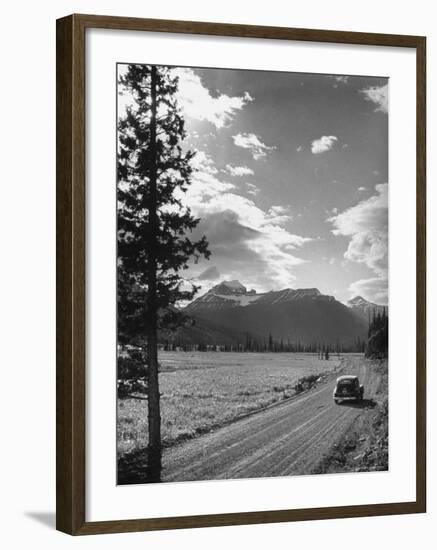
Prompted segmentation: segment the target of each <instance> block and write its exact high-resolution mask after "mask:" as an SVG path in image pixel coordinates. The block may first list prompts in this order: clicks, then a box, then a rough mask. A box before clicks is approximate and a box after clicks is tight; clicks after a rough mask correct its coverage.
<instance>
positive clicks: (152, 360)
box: [147, 65, 162, 482]
mask: <svg viewBox="0 0 437 550" xmlns="http://www.w3.org/2000/svg"><path fill="white" fill-rule="evenodd" d="M156 87H157V77H156V66H154V65H153V66H152V71H151V101H152V105H151V120H150V181H149V185H150V196H149V229H150V232H149V235H148V240H149V243H148V244H149V246H148V266H147V269H148V273H147V278H148V290H147V351H148V369H149V380H148V413H149V446H148V464H147V481H149V482H157V481H161V467H162V465H161V453H162V450H161V413H160V403H159V380H158V334H157V333H158V322H157V318H158V311H157V310H158V305H157V296H156V278H157V258H156V255H157V239H158V216H157V190H156V186H157V182H156V179H157V176H156V174H157V166H156V164H157V153H156Z"/></svg>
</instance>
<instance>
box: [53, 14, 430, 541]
mask: <svg viewBox="0 0 437 550" xmlns="http://www.w3.org/2000/svg"><path fill="white" fill-rule="evenodd" d="M89 28H98V29H119V30H132V31H152V32H160V33H188V34H195V35H210V36H227V37H245V38H261V39H263V38H266V39H275V40H293V41H312V42H322V43H341V44H354V45H364V46H372V45H373V46H375V45H376V46H385V47H397V48H409V49H413V50H415V52H416V67H417V74H416V79H417V80H416V85H417V96H416V97H417V119H416V120H417V134H416V144H417V157H416V167H417V180H416V192H417V264H416V273H417V336H416V338H417V340H416V346H417V348H416V349H417V362H416V380H417V388H416V399H417V410H416V498H415V500H413V501H411V502H399V503H387V504H371V505H353V506H338V507H327V508H308V509H293V510H276V511H269V510H266V511H261V512H244V513H223V514H214V515H198V516H184V517H165V518H144V519H132V520H120V521H117V520H114V521H98V522H87V521H86V514H85V508H86V498H85V486H86V485H85V476H86V472H85V428H86V406H85V404H86V403H85V401H86V400H85V313H86V311H85V308H86V302H85V256H86V234H85V196H86V193H85V164H86V152H85V116H86V111H85V32H86V30H87V29H89ZM56 47H57V107H56V108H57V151H56V154H57V169H56V178H57V200H56V208H57V411H56V412H57V420H56V434H57V447H56V450H57V461H56V465H57V529H58V530H60V531H63V532H65V533H68V534H71V535H85V534H99V533H119V532H131V531H146V530H159V529H182V528H193V527H208V526H224V525H241V524H256V523H274V522H289V521H303V520H318V519H331V518H349V517H360V516H377V515H392V514H410V513H419V512H425V510H426V367H425V362H426V326H425V323H426V303H425V298H426V271H425V269H426V249H425V245H426V230H425V222H426V39H425V38H424V37H420V36H403V35H389V34H371V33H357V32H344V31H327V30H311V29H293V28H282V27H260V26H250V25H232V24H220V23H201V22H186V21H170V20H153V19H135V18H129V17H109V16H96V15H70V16H68V17H65V18H62V19H59V20H58V21H57V40H56Z"/></svg>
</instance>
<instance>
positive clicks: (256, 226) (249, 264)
mask: <svg viewBox="0 0 437 550" xmlns="http://www.w3.org/2000/svg"><path fill="white" fill-rule="evenodd" d="M204 163H205V166H206V167H207V168H208V171H207V172H203V171H201V170H199V171H197V172H195V173H194V174H193V177H192V184H191V185H190V187H189V188H188V189H187V191H186V192H185V193H181V194H180V196H179V197H178V198H179V199H180V200H181V202H182V204H183V205H186V206H188V207H190V209H191V211H192V213H193V214H194V215H195V216H196V217H199V218H200V222H199V225H198V226H197V227H196V228H195V229H194V231H193V238H194V239H195V238H197V237H200V236H202V235H206V237H207V239H208V241H209V245H210V246H209V247H210V250H211V262H213V263H214V266H215V267H216V268H217V270H218V271H219V273H220V276H221V277H223V278H226V279H240V280H241V281H243V282H244V283H245V284H246V285H249V286H253V287H256V288H258V289H259V290H260V291H263V290H264V291H267V290H271V289H272V288H285V287H289V286H292V285H293V283H294V281H295V268H296V266H297V265H299V264H301V263H303V262H304V260H303V259H301V258H300V257H299V255H298V251H299V249H300V248H301V247H302V246H304V245H305V244H306V243H307V242H309V241H311V240H312V239H311V238H309V237H304V236H300V235H295V234H293V233H292V232H290V231H288V230H287V229H285V227H284V224H285V222H287V221H289V220H290V219H291V216H290V214H289V211H288V207H285V206H282V205H273V206H272V207H271V208H270V209H269V210H267V211H266V210H263V209H261V208H259V207H258V206H256V204H255V203H254V202H253V200H251V198H249V197H247V196H243V195H241V194H240V193H239V191H238V189H237V188H236V187H235V186H234V185H232V184H230V183H228V182H226V181H221V179H220V178H219V177H218V175H217V173H211V169H210V168H211V167H210V166H209V159H208V157H207V156H206V158H204ZM247 186H249V184H246V187H247ZM256 189H257V188H255V186H253V191H255V190H256ZM207 267H209V266H208V262H207V261H204V260H201V261H199V264H197V265H191V266H190V270H189V271H188V272H187V275H188V276H189V277H194V278H197V279H198V280H199V277H200V280H201V281H202V282H203V281H205V283H204V284H202V286H203V288H204V289H205V288H207V287H208V284H207V283H208V280H209V279H208V280H207V279H205V278H203V279H202V274H203V275H204V272H205V269H206V268H207Z"/></svg>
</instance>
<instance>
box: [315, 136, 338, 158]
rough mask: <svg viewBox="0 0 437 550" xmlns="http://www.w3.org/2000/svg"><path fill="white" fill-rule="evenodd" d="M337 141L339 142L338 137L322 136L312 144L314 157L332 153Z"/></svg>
mask: <svg viewBox="0 0 437 550" xmlns="http://www.w3.org/2000/svg"><path fill="white" fill-rule="evenodd" d="M336 141H338V137H337V136H322V137H320V138H319V139H315V140H314V141H313V142H312V143H311V152H312V153H313V155H320V154H321V153H325V152H326V151H330V150H331V149H332V148H333V147H334V144H335V142H336Z"/></svg>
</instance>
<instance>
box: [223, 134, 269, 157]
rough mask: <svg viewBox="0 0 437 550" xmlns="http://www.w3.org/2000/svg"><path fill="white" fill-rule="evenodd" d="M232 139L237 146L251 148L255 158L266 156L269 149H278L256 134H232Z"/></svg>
mask: <svg viewBox="0 0 437 550" xmlns="http://www.w3.org/2000/svg"><path fill="white" fill-rule="evenodd" d="M232 139H233V140H234V143H235V145H236V146H237V147H242V148H243V149H249V150H250V152H251V153H252V156H253V158H254V159H255V160H258V159H260V158H263V157H265V156H266V155H267V153H268V152H269V151H273V150H274V149H276V147H274V146H272V147H270V146H268V145H266V144H265V143H263V142H262V141H261V140H260V139H259V137H258V136H256V135H255V134H250V133H243V134H241V133H238V134H236V135H235V136H232Z"/></svg>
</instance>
